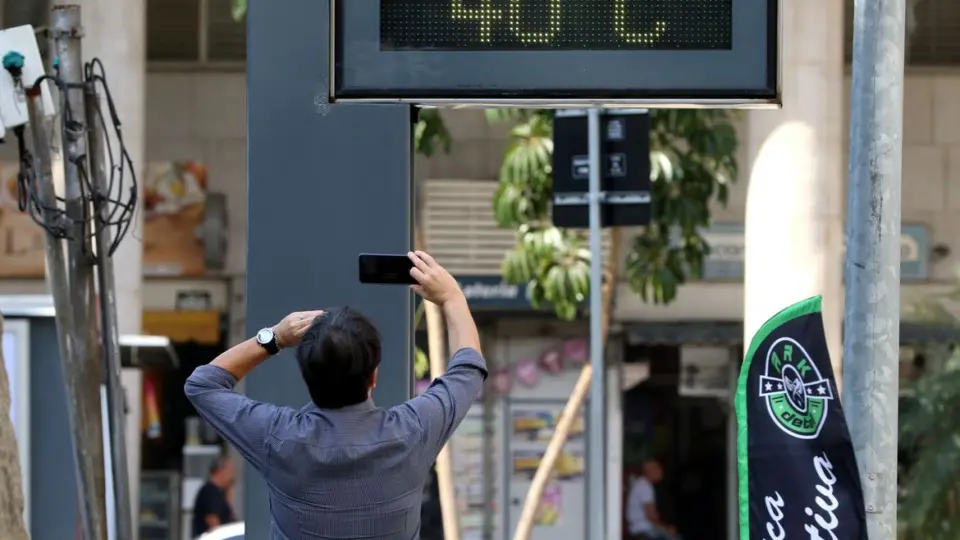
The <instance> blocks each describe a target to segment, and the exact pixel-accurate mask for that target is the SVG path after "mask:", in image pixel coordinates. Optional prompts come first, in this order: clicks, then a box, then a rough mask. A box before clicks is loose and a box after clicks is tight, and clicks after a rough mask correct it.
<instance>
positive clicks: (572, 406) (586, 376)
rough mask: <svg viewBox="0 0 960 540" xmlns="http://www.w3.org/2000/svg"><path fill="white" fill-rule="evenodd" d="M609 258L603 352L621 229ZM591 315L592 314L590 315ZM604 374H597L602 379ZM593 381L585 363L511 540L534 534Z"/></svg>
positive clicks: (524, 539)
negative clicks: (549, 486) (547, 489)
mask: <svg viewBox="0 0 960 540" xmlns="http://www.w3.org/2000/svg"><path fill="white" fill-rule="evenodd" d="M611 233H612V234H611V242H610V256H609V258H608V259H607V261H606V271H605V272H604V283H603V313H602V314H601V316H602V317H603V330H602V331H601V339H602V341H603V344H604V349H606V343H607V335H608V334H609V330H610V318H611V316H612V311H613V309H612V308H613V295H614V292H615V291H616V286H617V280H618V278H619V276H620V229H617V228H614V229H612V230H611ZM591 316H593V314H591ZM603 375H604V374H602V373H601V374H600V376H601V377H602V376H603ZM592 378H593V366H591V365H590V362H587V363H586V364H585V365H584V366H583V370H581V372H580V377H579V378H578V379H577V383H576V385H574V387H573V393H572V394H571V395H570V399H569V400H568V401H567V404H566V405H565V406H564V408H563V412H562V413H561V414H560V419H559V420H558V421H557V427H556V428H555V429H554V431H553V436H552V437H551V438H550V444H548V445H547V450H546V451H545V452H544V454H543V459H541V460H540V466H539V467H537V472H536V474H535V475H534V476H533V482H532V483H531V484H530V490H529V491H527V497H526V499H524V501H523V509H522V511H521V512H520V520H519V522H518V523H517V531H516V532H515V533H514V535H513V540H529V538H530V533H531V532H532V531H533V520H534V518H536V515H537V510H538V509H539V507H540V501H541V498H542V497H543V490H544V488H545V487H546V485H547V482H548V481H549V480H550V477H551V476H552V475H553V468H554V466H555V465H556V463H557V458H558V457H560V451H561V450H563V445H564V444H565V443H566V442H567V438H568V437H569V436H570V429H571V428H572V427H573V422H574V420H575V419H576V418H577V416H578V415H579V414H580V409H581V408H582V407H583V402H584V401H585V400H586V397H587V393H588V392H589V391H590V382H591V380H592Z"/></svg>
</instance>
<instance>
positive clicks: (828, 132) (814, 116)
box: [744, 0, 846, 386]
mask: <svg viewBox="0 0 960 540" xmlns="http://www.w3.org/2000/svg"><path fill="white" fill-rule="evenodd" d="M780 8H781V9H782V10H783V19H782V20H783V38H782V44H783V55H782V62H783V95H784V106H783V109H782V110H781V111H777V112H770V111H751V112H750V113H749V119H748V133H747V138H746V140H745V141H744V142H745V143H746V145H747V147H748V149H749V151H750V156H751V160H752V164H751V169H750V185H749V188H748V193H747V213H746V214H747V215H746V262H745V267H746V268H745V271H746V276H745V280H744V294H745V307H744V326H745V333H746V335H745V339H746V340H747V341H748V342H749V340H750V339H751V338H752V337H753V334H754V333H755V332H756V331H757V330H758V329H759V327H760V325H762V324H763V323H764V321H766V319H768V318H769V317H770V316H772V315H774V314H775V313H776V312H778V311H780V310H781V309H783V308H785V307H787V306H788V305H790V304H792V303H794V302H796V301H798V300H802V299H803V298H806V297H809V296H813V295H816V294H822V295H823V317H824V325H825V327H826V332H827V344H828V346H829V348H830V356H831V358H832V360H833V365H834V373H835V375H836V377H837V384H838V386H839V385H840V365H841V358H840V356H841V352H842V346H841V335H840V331H841V324H842V320H843V282H842V275H843V258H842V253H843V249H842V248H843V234H844V233H843V231H844V229H843V208H844V204H845V203H844V200H845V193H846V190H845V189H844V186H845V179H846V174H845V170H844V163H845V160H844V159H843V156H844V154H843V152H844V148H843V147H842V145H843V141H844V137H843V132H842V130H843V126H844V125H845V123H844V121H843V117H842V114H843V105H842V104H843V100H842V92H843V2H840V1H838V0H804V1H803V2H783V3H781V5H780Z"/></svg>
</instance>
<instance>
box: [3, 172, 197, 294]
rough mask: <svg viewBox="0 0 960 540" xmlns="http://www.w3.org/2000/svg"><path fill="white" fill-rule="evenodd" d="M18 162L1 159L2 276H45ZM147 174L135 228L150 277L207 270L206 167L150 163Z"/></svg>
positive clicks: (40, 240) (40, 239) (40, 246)
mask: <svg viewBox="0 0 960 540" xmlns="http://www.w3.org/2000/svg"><path fill="white" fill-rule="evenodd" d="M19 170H20V168H19V165H18V164H17V163H14V162H0V279H3V278H21V279H42V278H43V277H44V274H45V267H44V235H43V230H42V229H41V228H40V226H39V225H37V223H35V222H34V221H33V218H32V217H31V216H30V214H29V213H26V212H21V211H20V209H19V208H18V206H17V197H18V194H17V175H18V173H19ZM142 177H143V190H144V191H143V198H142V200H141V203H140V204H141V205H142V206H141V208H140V210H141V211H143V212H144V225H143V229H142V230H135V229H131V231H130V235H132V237H133V238H138V239H142V241H143V273H144V275H145V276H171V277H180V276H183V277H189V276H199V275H203V274H204V273H205V272H206V263H205V262H204V250H203V243H202V242H201V241H200V238H199V237H198V236H197V231H198V230H199V228H200V227H201V226H202V225H203V218H204V208H205V201H206V193H207V168H206V167H205V166H204V165H203V164H202V163H198V162H196V161H174V162H157V163H149V164H147V167H146V169H145V170H144V174H143V175H142Z"/></svg>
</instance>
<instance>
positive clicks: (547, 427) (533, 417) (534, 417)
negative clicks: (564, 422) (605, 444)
mask: <svg viewBox="0 0 960 540" xmlns="http://www.w3.org/2000/svg"><path fill="white" fill-rule="evenodd" d="M559 419H560V414H559V413H558V412H557V411H556V410H554V409H550V408H546V409H544V408H541V409H536V408H529V409H514V410H513V437H514V439H515V440H518V441H539V442H545V443H546V442H550V438H551V437H552V436H553V430H554V429H556V427H557V421H558V420H559ZM583 433H584V419H583V415H582V414H581V415H580V416H578V417H577V418H576V419H575V420H574V421H573V426H571V427H570V433H569V435H568V438H567V440H568V441H571V440H577V439H580V438H582V437H583Z"/></svg>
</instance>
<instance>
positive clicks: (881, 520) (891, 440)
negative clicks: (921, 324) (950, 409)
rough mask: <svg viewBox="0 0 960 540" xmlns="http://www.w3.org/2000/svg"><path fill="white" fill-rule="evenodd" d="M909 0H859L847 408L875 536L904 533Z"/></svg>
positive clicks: (884, 538) (883, 538) (882, 539)
mask: <svg viewBox="0 0 960 540" xmlns="http://www.w3.org/2000/svg"><path fill="white" fill-rule="evenodd" d="M905 16H906V0H857V1H856V3H855V8H854V32H853V84H852V89H851V100H850V111H851V120H850V126H851V129H850V185H849V193H848V195H847V253H846V262H845V272H846V284H847V288H846V312H845V314H844V329H845V333H844V334H845V335H844V340H843V371H844V373H843V375H844V377H843V382H844V392H843V401H844V403H843V405H844V410H845V412H846V415H847V421H848V423H849V425H850V434H851V438H852V439H853V446H854V450H855V452H856V455H857V463H858V466H859V468H860V477H861V482H862V484H863V495H864V502H865V506H866V510H867V534H868V535H869V537H870V539H871V540H895V539H896V538H897V441H898V433H897V429H898V424H899V422H898V403H897V400H898V397H899V362H900V357H899V350H900V194H901V173H902V155H903V65H904V32H905V27H904V20H905Z"/></svg>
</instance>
